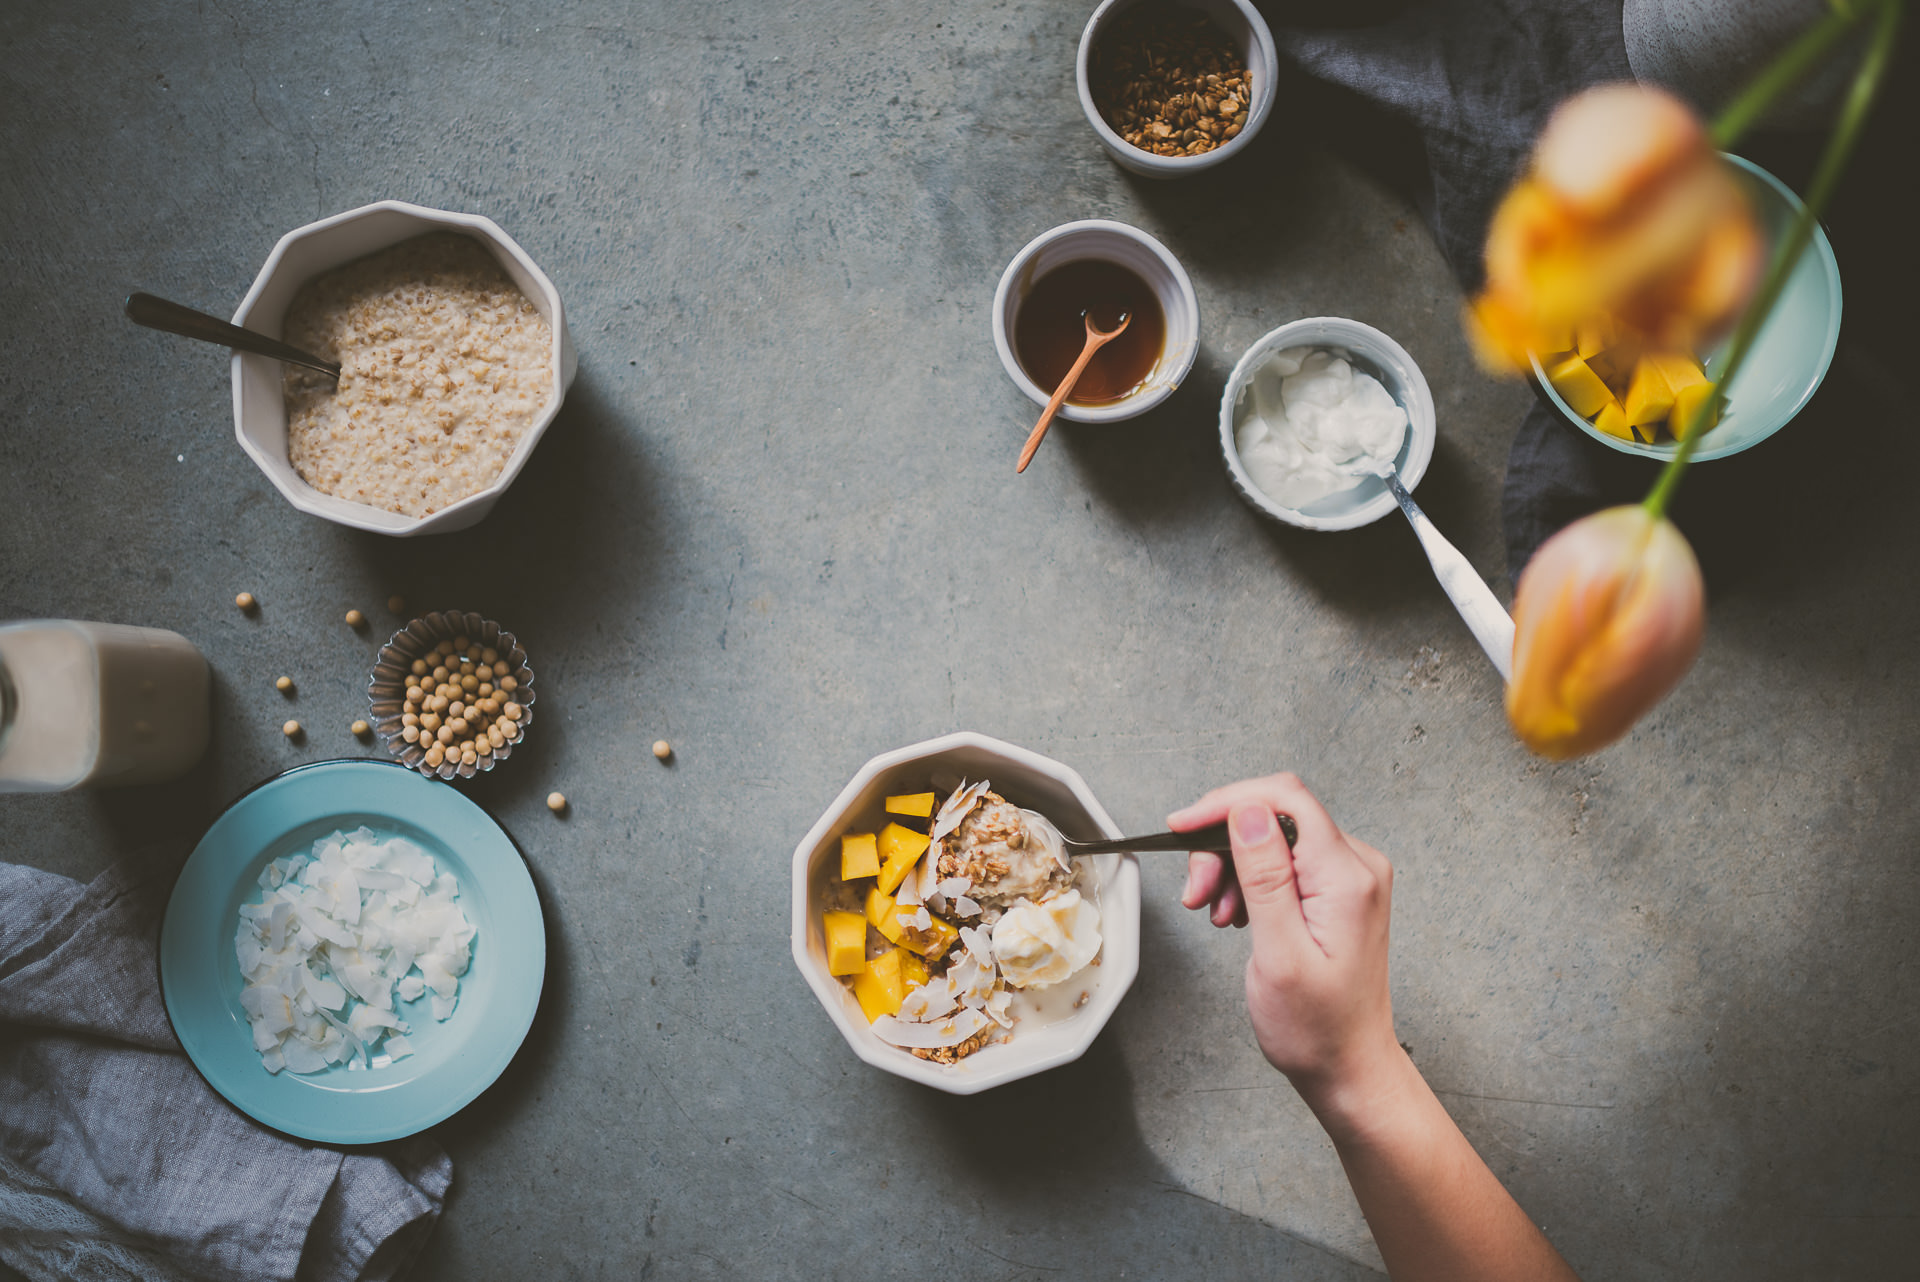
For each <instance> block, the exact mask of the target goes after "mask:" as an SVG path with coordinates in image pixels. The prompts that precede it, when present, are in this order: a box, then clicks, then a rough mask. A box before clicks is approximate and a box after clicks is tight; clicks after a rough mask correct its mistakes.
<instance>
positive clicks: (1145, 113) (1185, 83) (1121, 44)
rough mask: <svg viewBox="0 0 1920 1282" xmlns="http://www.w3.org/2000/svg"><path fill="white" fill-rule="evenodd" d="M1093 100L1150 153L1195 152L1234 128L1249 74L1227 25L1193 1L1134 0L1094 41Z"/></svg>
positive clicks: (1243, 115)
mask: <svg viewBox="0 0 1920 1282" xmlns="http://www.w3.org/2000/svg"><path fill="white" fill-rule="evenodd" d="M1088 81H1089V87H1090V88H1091V89H1092V91H1093V102H1094V106H1095V107H1097V108H1098V109H1099V111H1100V114H1101V116H1102V117H1104V118H1105V120H1106V122H1107V123H1108V124H1109V125H1111V126H1113V130H1114V132H1115V133H1117V134H1119V135H1120V136H1121V137H1122V138H1124V139H1126V140H1127V141H1128V142H1129V143H1131V144H1133V145H1134V146H1135V147H1138V148H1140V149H1141V150H1142V151H1148V152H1152V153H1153V154H1154V155H1156V156H1198V155H1202V154H1204V153H1206V152H1209V151H1212V150H1213V149H1214V148H1215V147H1220V146H1224V145H1225V144H1227V143H1229V142H1231V141H1232V140H1233V139H1235V138H1237V137H1239V136H1240V131H1241V130H1242V129H1244V128H1246V125H1247V106H1248V104H1249V103H1250V102H1252V101H1253V75H1252V73H1251V72H1249V71H1248V70H1247V68H1246V66H1245V65H1244V64H1243V63H1242V61H1241V58H1240V55H1239V53H1238V51H1236V50H1235V49H1234V47H1233V42H1232V41H1230V40H1229V39H1228V38H1227V36H1226V33H1225V32H1223V31H1221V30H1220V28H1219V27H1217V26H1215V25H1214V24H1213V22H1212V20H1211V19H1209V18H1208V17H1207V15H1206V14H1204V13H1200V12H1199V11H1197V10H1193V9H1181V8H1174V9H1157V8H1154V7H1151V6H1145V5H1143V6H1141V7H1140V8H1138V9H1135V10H1133V11H1131V12H1129V13H1127V14H1124V15H1123V16H1121V17H1120V18H1119V19H1118V20H1116V21H1115V22H1114V24H1113V28H1112V30H1110V31H1109V32H1107V34H1106V35H1105V36H1104V37H1103V38H1102V39H1101V40H1100V42H1099V43H1098V44H1096V45H1095V46H1094V49H1093V56H1092V59H1091V65H1090V66H1089V68H1088Z"/></svg>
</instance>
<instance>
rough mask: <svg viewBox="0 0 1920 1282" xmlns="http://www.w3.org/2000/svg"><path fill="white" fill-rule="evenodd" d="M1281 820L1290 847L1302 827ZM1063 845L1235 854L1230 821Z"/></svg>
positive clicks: (1089, 851)
mask: <svg viewBox="0 0 1920 1282" xmlns="http://www.w3.org/2000/svg"><path fill="white" fill-rule="evenodd" d="M1275 818H1277V819H1278V820H1279V821H1280V835H1281V836H1283V837H1285V838H1286V839H1287V846H1288V847H1289V848H1291V847H1292V846H1293V844H1294V843H1295V842H1297V841H1299V840H1300V829H1299V827H1298V826H1297V825H1296V824H1295V823H1294V822H1293V816H1292V815H1276V816H1275ZM1060 844H1061V846H1062V847H1064V848H1065V850H1066V852H1067V853H1068V854H1070V855H1104V854H1109V853H1118V852H1121V851H1135V850H1179V851H1192V850H1211V851H1213V852H1215V853H1216V854H1219V855H1220V856H1222V857H1223V858H1227V859H1231V858H1232V857H1233V842H1232V839H1231V838H1229V837H1228V835H1227V821H1226V820H1224V819H1222V820H1221V821H1220V822H1219V823H1217V824H1208V825H1207V826H1206V827H1205V828H1195V829H1194V830H1193V831H1192V832H1156V833H1154V834H1153V835H1152V836H1150V837H1116V838H1114V839H1112V840H1111V841H1108V840H1101V841H1074V840H1073V839H1072V838H1070V837H1062V838H1061V839H1060Z"/></svg>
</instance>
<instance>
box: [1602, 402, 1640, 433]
mask: <svg viewBox="0 0 1920 1282" xmlns="http://www.w3.org/2000/svg"><path fill="white" fill-rule="evenodd" d="M1593 425H1594V426H1595V427H1597V428H1599V429H1600V430H1601V431H1602V432H1605V433H1606V434H1607V435H1608V436H1617V437H1619V438H1620V439H1621V440H1623V441H1633V440H1635V439H1636V438H1635V437H1634V434H1633V425H1632V424H1631V423H1629V422H1627V412H1626V411H1625V410H1623V409H1621V408H1620V402H1619V401H1616V400H1614V399H1613V398H1612V397H1611V396H1609V397H1608V398H1607V403H1606V404H1605V405H1602V406H1601V407H1600V412H1599V413H1598V414H1595V415H1594V416H1593Z"/></svg>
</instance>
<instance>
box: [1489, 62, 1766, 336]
mask: <svg viewBox="0 0 1920 1282" xmlns="http://www.w3.org/2000/svg"><path fill="white" fill-rule="evenodd" d="M1763 251H1764V243H1763V240H1762V238H1761V234H1760V230H1759V228H1758V227H1757V226H1756V225H1755V223H1754V219H1753V211H1752V208H1751V207H1750V205H1749V203H1748V201H1747V198H1746V194H1745V193H1744V192H1743V191H1742V190H1741V188H1740V185H1739V182H1738V180H1737V179H1736V178H1735V177H1734V175H1733V172H1732V171H1731V170H1730V169H1729V168H1728V167H1727V165H1726V164H1725V163H1724V162H1722V161H1721V159H1720V157H1719V156H1718V155H1717V154H1716V153H1715V152H1714V149H1713V144H1712V142H1711V140H1710V139H1709V138H1708V136H1707V132H1706V130H1705V128H1704V127H1703V126H1702V125H1701V123H1700V121H1699V119H1698V118H1697V117H1696V116H1695V115H1694V114H1693V112H1692V110H1691V109H1690V108H1688V107H1687V106H1686V104H1684V103H1682V102H1681V101H1680V100H1679V99H1678V98H1675V97H1674V96H1673V95H1672V94H1670V93H1667V92H1666V91H1664V90H1661V89H1655V88H1651V87H1648V86H1643V85H1634V84H1610V85H1600V86H1598V87H1596V88H1593V89H1589V90H1587V91H1585V92H1584V93H1581V94H1578V95H1576V96H1575V97H1573V98H1570V99H1568V100H1567V101H1566V102H1564V103H1562V104H1561V105H1560V107H1559V108H1558V110H1556V111H1555V112H1554V114H1553V117H1552V119H1550V120H1549V121H1548V122H1547V127H1546V129H1545V130H1544V131H1542V133H1541V135H1540V138H1539V141H1538V142H1536V143H1535V145H1534V150H1533V157H1532V161H1531V163H1530V165H1529V167H1528V170H1527V173H1526V174H1525V175H1524V176H1523V177H1522V178H1521V179H1520V181H1519V182H1517V183H1516V184H1515V185H1514V186H1513V188H1512V189H1511V190H1509V191H1508V193H1507V195H1506V197H1505V199H1503V200H1502V201H1501V204H1500V207H1499V209H1498V210H1497V211H1495V213H1494V216H1493V222H1492V225H1491V226H1490V227H1489V229H1488V232H1487V248H1486V267H1487V283H1486V287H1485V289H1484V290H1483V291H1482V292H1481V294H1480V296H1479V297H1478V298H1476V299H1474V300H1473V301H1472V302H1471V303H1469V304H1468V305H1467V309H1466V319H1467V332H1468V334H1469V335H1470V336H1471V337H1472V338H1473V340H1474V346H1475V350H1476V352H1477V353H1478V355H1479V356H1480V359H1481V361H1482V362H1483V363H1484V364H1485V365H1486V366H1487V367H1488V368H1489V369H1490V370H1492V371H1494V372H1496V373H1504V374H1512V373H1517V372H1519V371H1521V370H1524V369H1525V368H1526V366H1527V353H1528V352H1537V353H1540V354H1542V355H1545V354H1546V353H1548V352H1551V351H1557V350H1560V347H1561V346H1564V335H1566V334H1567V333H1568V332H1570V331H1572V330H1574V329H1576V328H1577V327H1578V326H1580V325H1582V324H1584V323H1587V322H1589V321H1591V320H1592V319H1593V318H1595V317H1607V318H1609V319H1611V320H1615V321H1618V322H1620V323H1621V324H1623V325H1625V326H1627V327H1628V328H1630V329H1632V330H1634V331H1637V332H1638V333H1639V334H1641V335H1643V336H1645V338H1646V339H1647V341H1648V342H1649V343H1650V345H1652V346H1655V347H1658V348H1663V349H1665V350H1669V351H1696V350H1699V349H1700V348H1701V347H1702V346H1703V345H1704V344H1705V343H1706V341H1707V340H1708V339H1710V338H1712V337H1713V336H1714V334H1715V333H1716V331H1718V330H1719V329H1720V328H1722V327H1723V326H1725V325H1726V323H1727V322H1728V321H1730V320H1731V319H1732V318H1733V317H1734V315H1735V314H1736V313H1737V312H1738V311H1739V310H1740V308H1741V306H1742V305H1744V304H1745V302H1746V300H1747V297H1748V295H1749V294H1750V293H1751V292H1752V290H1753V287H1754V284H1755V282H1756V280H1757V278H1758V276H1759V272H1760V267H1761V265H1762V264H1761V260H1762V256H1763Z"/></svg>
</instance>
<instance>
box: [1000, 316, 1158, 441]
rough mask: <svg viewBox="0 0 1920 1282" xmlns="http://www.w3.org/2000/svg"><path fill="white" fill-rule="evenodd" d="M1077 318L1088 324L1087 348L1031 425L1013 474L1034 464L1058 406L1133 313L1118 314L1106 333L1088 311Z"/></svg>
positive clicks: (1064, 400)
mask: <svg viewBox="0 0 1920 1282" xmlns="http://www.w3.org/2000/svg"><path fill="white" fill-rule="evenodd" d="M1080 317H1081V319H1082V320H1084V321H1085V322H1086V325H1087V345H1086V346H1085V347H1083V348H1081V349H1080V359H1079V360H1077V361H1075V362H1074V363H1073V368H1072V369H1070V370H1068V371H1067V376H1066V377H1065V378H1063V379H1061V380H1060V386H1059V387H1056V388H1055V389H1054V391H1053V399H1052V400H1050V401H1048V402H1047V408H1045V409H1044V410H1041V411H1040V421H1039V422H1038V423H1035V424H1034V425H1033V431H1032V432H1031V433H1030V434H1029V435H1028V436H1027V443H1026V446H1025V448H1023V449H1022V450H1021V451H1020V461H1019V462H1018V463H1016V464H1014V465H1013V470H1014V471H1015V472H1016V473H1019V472H1024V471H1026V470H1027V464H1029V463H1031V462H1033V452H1034V451H1035V450H1037V449H1039V448H1040V442H1041V441H1043V440H1045V439H1046V436H1047V427H1048V425H1049V424H1051V423H1052V422H1053V416H1054V415H1055V414H1057V413H1059V412H1060V407H1061V406H1062V405H1064V404H1066V400H1067V394H1068V393H1069V392H1071V391H1073V385H1074V384H1075V383H1077V382H1079V381H1080V375H1081V374H1082V373H1084V372H1085V370H1086V368H1087V362H1088V361H1090V360H1092V359H1093V354H1094V353H1095V352H1097V351H1099V350H1100V349H1101V348H1102V347H1105V346H1106V345H1107V344H1108V343H1111V342H1112V341H1113V340H1114V339H1116V338H1118V337H1120V335H1122V334H1124V333H1125V332H1126V329H1127V322H1128V321H1130V320H1132V319H1133V313H1131V312H1121V313H1120V323H1119V324H1118V325H1115V326H1114V327H1113V328H1112V329H1109V330H1099V329H1095V328H1094V327H1093V315H1092V313H1090V312H1082V313H1080Z"/></svg>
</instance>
